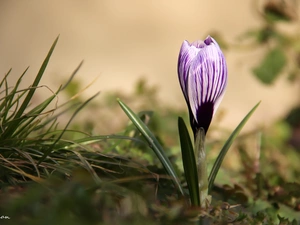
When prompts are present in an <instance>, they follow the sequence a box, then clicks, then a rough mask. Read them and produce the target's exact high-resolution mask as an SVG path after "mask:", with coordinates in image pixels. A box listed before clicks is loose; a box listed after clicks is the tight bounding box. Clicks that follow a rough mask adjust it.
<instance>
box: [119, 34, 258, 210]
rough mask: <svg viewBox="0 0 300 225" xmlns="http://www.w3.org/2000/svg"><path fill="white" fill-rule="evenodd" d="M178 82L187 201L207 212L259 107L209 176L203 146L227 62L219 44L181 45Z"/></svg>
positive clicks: (150, 137)
mask: <svg viewBox="0 0 300 225" xmlns="http://www.w3.org/2000/svg"><path fill="white" fill-rule="evenodd" d="M178 78H179V83H180V86H181V89H182V92H183V95H184V98H185V100H186V103H187V106H188V110H189V116H190V124H191V128H192V130H193V133H194V147H193V144H192V142H191V138H190V135H189V132H188V129H187V127H186V125H185V122H184V120H183V119H182V118H181V117H179V118H178V129H179V137H180V145H181V153H182V162H183V168H184V175H185V180H186V182H187V187H188V193H189V199H190V201H188V202H189V203H190V205H191V206H200V207H202V208H207V207H208V206H209V205H210V202H211V196H210V195H209V192H210V190H211V188H212V187H213V183H214V180H215V178H216V176H217V173H218V171H219V168H220V166H221V164H222V162H223V159H224V157H225V155H226V153H227V151H228V149H229V147H230V146H231V144H232V142H233V141H234V139H235V138H236V137H237V135H238V134H239V132H240V131H241V129H242V127H243V126H244V125H245V123H246V122H247V120H248V119H249V118H250V116H251V115H252V113H253V112H254V111H255V109H256V108H257V107H258V105H259V103H258V104H256V105H255V106H254V107H253V109H252V110H251V111H250V112H249V113H248V114H247V115H246V116H245V118H244V119H243V120H242V121H241V122H240V124H239V125H238V126H237V128H236V129H235V130H234V131H233V132H232V134H231V135H230V137H229V138H228V140H227V141H226V142H225V144H224V146H223V148H222V149H221V151H220V153H219V155H218V157H217V159H216V161H215V162H214V165H213V167H212V170H211V172H210V174H209V176H208V174H207V166H206V165H207V162H206V151H205V146H204V143H205V135H206V133H207V131H208V128H209V126H210V123H211V121H212V118H213V116H214V114H215V112H216V111H217V109H218V106H219V104H220V102H221V100H222V99H223V96H224V94H225V89H226V86H227V65H226V60H225V57H224V55H223V53H222V51H221V49H220V47H219V45H218V43H217V42H216V41H215V40H214V39H213V38H212V37H210V36H208V37H207V38H206V39H205V40H204V41H196V42H193V43H191V44H190V43H189V42H188V41H184V42H183V44H182V46H181V49H180V53H179V58H178ZM118 102H119V104H120V106H121V108H122V109H123V111H124V112H125V113H126V114H127V116H128V117H129V118H130V120H131V121H132V123H133V124H134V125H135V126H136V128H137V129H138V130H139V131H140V132H141V134H142V135H143V136H144V137H145V139H146V140H147V142H148V144H149V147H150V148H151V149H152V150H153V151H154V152H155V153H156V155H157V157H158V158H159V160H160V161H161V163H162V165H163V166H164V168H165V170H166V172H167V173H168V175H169V176H170V178H172V180H173V183H174V187H176V188H177V190H178V193H179V195H185V192H184V190H183V187H182V186H181V182H180V180H179V177H178V175H177V174H176V171H175V169H174V167H173V165H172V163H171V161H170V160H169V159H168V157H167V156H166V154H165V150H164V149H163V147H162V146H161V145H160V143H159V142H158V140H157V139H156V138H155V135H154V134H153V133H152V132H151V131H150V129H149V128H148V127H147V126H146V125H145V124H144V123H143V121H142V120H141V119H140V118H139V116H138V115H136V114H135V113H134V112H133V111H132V110H131V109H130V108H129V107H128V106H127V105H126V104H125V103H124V102H122V101H121V100H120V99H118Z"/></svg>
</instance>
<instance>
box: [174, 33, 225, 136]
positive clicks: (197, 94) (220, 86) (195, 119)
mask: <svg viewBox="0 0 300 225" xmlns="http://www.w3.org/2000/svg"><path fill="white" fill-rule="evenodd" d="M178 77H179V82H180V86H181V89H182V91H183V94H184V97H185V99H186V102H187V105H188V108H189V111H190V121H191V126H192V128H193V131H194V133H195V132H196V131H197V130H198V129H200V127H203V128H204V130H205V132H206V131H207V130H208V128H209V125H210V123H211V120H212V117H213V115H214V113H215V112H216V110H217V108H218V106H219V104H220V102H221V100H222V98H223V96H224V93H225V88H226V84H227V65H226V61H225V57H224V55H223V53H222V51H221V49H220V47H219V45H218V44H217V42H216V41H215V40H214V39H213V38H211V37H210V36H208V37H207V38H206V39H205V40H204V42H202V41H197V42H194V43H192V44H189V43H188V42H187V41H184V42H183V44H182V46H181V50H180V54H179V59H178Z"/></svg>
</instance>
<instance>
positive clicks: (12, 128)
mask: <svg viewBox="0 0 300 225" xmlns="http://www.w3.org/2000/svg"><path fill="white" fill-rule="evenodd" d="M58 38H59V37H57V38H56V39H55V41H54V43H53V44H52V46H51V48H50V50H49V52H48V54H47V56H46V58H45V60H44V62H43V64H42V66H41V68H40V70H39V72H38V74H37V76H36V78H35V80H34V81H33V83H32V88H31V89H30V90H29V92H28V94H27V95H26V97H25V99H24V101H23V103H22V105H21V106H20V108H19V110H18V111H17V113H16V115H15V117H14V122H13V123H12V124H10V126H9V127H7V129H6V130H5V131H4V132H3V134H2V135H1V138H2V139H5V138H7V137H9V136H12V134H13V133H14V132H15V130H16V129H17V128H18V127H19V124H20V123H21V122H22V119H23V118H22V117H21V116H22V114H23V113H24V111H25V109H26V108H27V106H28V104H29V103H30V101H31V99H32V96H33V95H34V92H35V90H36V87H37V86H38V84H39V82H40V80H41V78H42V76H43V74H44V72H45V70H46V67H47V65H48V62H49V60H50V57H51V55H52V53H53V51H54V48H55V46H56V44H57V41H58Z"/></svg>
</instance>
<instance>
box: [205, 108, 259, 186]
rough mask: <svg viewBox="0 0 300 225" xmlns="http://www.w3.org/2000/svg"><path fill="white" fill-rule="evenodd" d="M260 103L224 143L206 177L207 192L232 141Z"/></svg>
mask: <svg viewBox="0 0 300 225" xmlns="http://www.w3.org/2000/svg"><path fill="white" fill-rule="evenodd" d="M259 104H260V102H258V103H257V104H256V105H255V106H254V107H253V108H252V109H251V110H250V112H249V113H248V114H247V115H246V116H245V117H244V119H243V120H242V121H241V122H240V124H239V125H238V126H237V127H236V128H235V130H234V131H233V132H232V134H231V135H230V137H229V138H228V140H227V141H226V142H225V144H224V146H223V148H222V149H221V151H220V154H219V155H218V157H217V159H216V161H215V163H214V165H213V167H212V169H211V172H210V174H209V177H208V183H209V185H208V191H210V190H211V189H212V187H213V185H214V181H215V179H216V176H217V174H218V171H219V169H220V166H221V164H222V162H223V160H224V157H225V155H226V153H227V151H228V149H229V148H230V146H231V145H232V143H233V141H234V140H235V138H236V137H237V136H238V134H239V133H240V131H241V130H242V128H243V127H244V125H245V124H246V122H247V121H248V119H249V118H250V116H251V115H252V114H253V113H254V111H255V110H256V108H257V107H258V106H259Z"/></svg>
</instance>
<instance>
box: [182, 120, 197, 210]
mask: <svg viewBox="0 0 300 225" xmlns="http://www.w3.org/2000/svg"><path fill="white" fill-rule="evenodd" d="M178 131H179V137H180V145H181V154H182V163H183V168H184V174H185V179H186V182H187V185H188V189H189V193H190V200H191V204H192V206H200V195H199V187H198V174H197V166H196V161H195V154H194V149H193V145H192V142H191V139H190V135H189V132H188V130H187V128H186V125H185V123H184V120H183V119H182V118H181V117H178Z"/></svg>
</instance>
